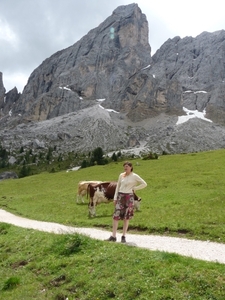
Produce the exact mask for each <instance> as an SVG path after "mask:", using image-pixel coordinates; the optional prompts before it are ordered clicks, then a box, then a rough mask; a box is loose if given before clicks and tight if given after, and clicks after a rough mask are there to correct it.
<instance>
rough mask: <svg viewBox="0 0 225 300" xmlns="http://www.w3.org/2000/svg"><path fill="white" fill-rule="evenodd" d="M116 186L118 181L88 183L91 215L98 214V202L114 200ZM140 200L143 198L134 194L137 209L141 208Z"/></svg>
mask: <svg viewBox="0 0 225 300" xmlns="http://www.w3.org/2000/svg"><path fill="white" fill-rule="evenodd" d="M116 186H117V182H116V181H105V182H101V183H99V184H89V185H88V188H87V196H88V197H89V204H88V209H89V216H91V217H93V216H95V215H96V211H95V207H96V205H97V204H100V203H109V202H111V201H113V198H114V194H115V190H116ZM140 201H141V198H139V197H138V196H137V195H136V194H134V207H135V209H136V210H139V208H140Z"/></svg>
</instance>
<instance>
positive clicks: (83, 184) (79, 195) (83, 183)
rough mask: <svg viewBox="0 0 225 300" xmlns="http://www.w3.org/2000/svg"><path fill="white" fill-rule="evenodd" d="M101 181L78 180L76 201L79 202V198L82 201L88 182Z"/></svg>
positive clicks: (95, 182) (96, 182)
mask: <svg viewBox="0 0 225 300" xmlns="http://www.w3.org/2000/svg"><path fill="white" fill-rule="evenodd" d="M101 182H102V181H93V180H92V181H80V182H79V183H78V187H77V203H78V202H80V200H81V201H82V202H83V203H84V196H86V195H87V188H88V185H89V184H98V183H101Z"/></svg>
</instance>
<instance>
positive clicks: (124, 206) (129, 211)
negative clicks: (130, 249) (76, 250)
mask: <svg viewBox="0 0 225 300" xmlns="http://www.w3.org/2000/svg"><path fill="white" fill-rule="evenodd" d="M123 167H124V172H123V173H121V174H120V175H119V179H118V183H117V187H116V191H115V194H114V201H113V202H114V205H115V211H114V214H113V230H112V235H111V236H110V238H109V239H107V241H112V242H116V232H117V228H118V222H119V220H123V235H122V237H121V242H122V243H126V233H127V229H128V225H129V220H130V219H131V218H132V217H133V215H134V192H135V191H137V190H140V189H143V188H145V187H146V186H147V183H146V182H145V181H144V180H143V179H142V178H141V177H140V176H139V175H137V174H135V173H133V166H132V163H130V162H128V161H127V162H125V163H124V164H123Z"/></svg>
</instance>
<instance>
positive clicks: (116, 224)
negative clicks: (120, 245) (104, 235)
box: [112, 219, 119, 237]
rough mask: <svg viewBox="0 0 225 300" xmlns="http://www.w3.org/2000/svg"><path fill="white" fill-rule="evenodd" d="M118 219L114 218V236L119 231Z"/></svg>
mask: <svg viewBox="0 0 225 300" xmlns="http://www.w3.org/2000/svg"><path fill="white" fill-rule="evenodd" d="M118 222H119V221H118V220H114V219H113V232H112V236H113V237H116V232H117V228H118Z"/></svg>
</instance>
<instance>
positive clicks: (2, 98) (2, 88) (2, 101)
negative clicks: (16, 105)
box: [0, 72, 6, 116]
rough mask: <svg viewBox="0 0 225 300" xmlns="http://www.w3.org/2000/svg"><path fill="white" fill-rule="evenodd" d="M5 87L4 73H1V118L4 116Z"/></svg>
mask: <svg viewBox="0 0 225 300" xmlns="http://www.w3.org/2000/svg"><path fill="white" fill-rule="evenodd" d="M5 91H6V90H5V87H4V85H3V79H2V72H0V116H1V115H2V108H3V106H4V101H5V100H4V98H5Z"/></svg>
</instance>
